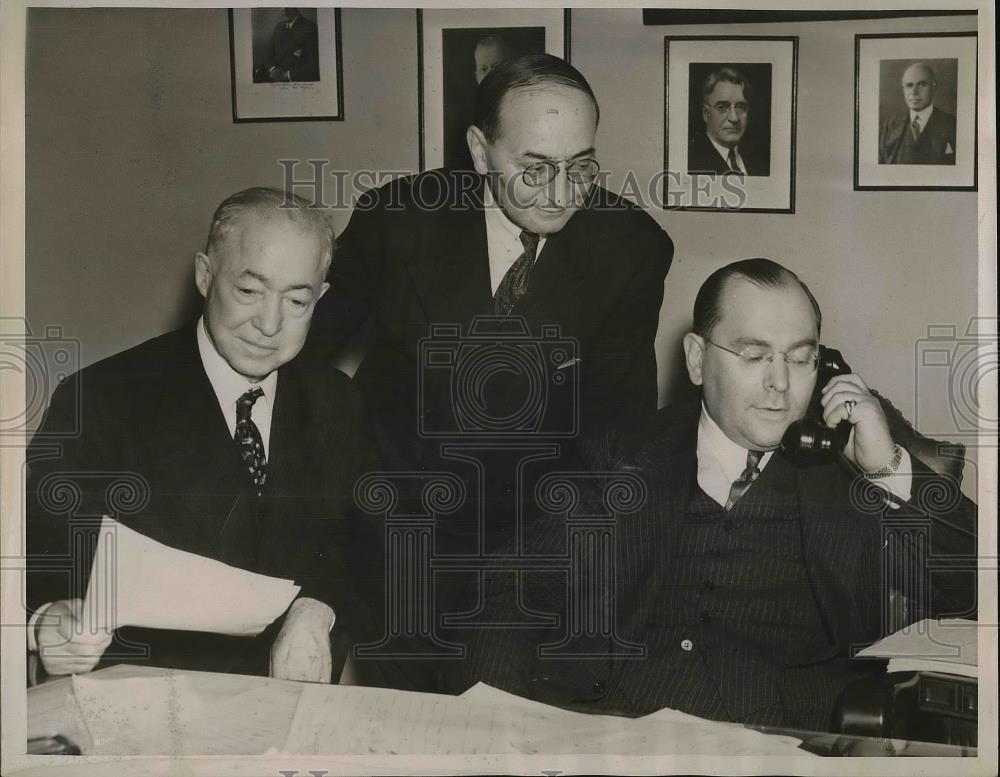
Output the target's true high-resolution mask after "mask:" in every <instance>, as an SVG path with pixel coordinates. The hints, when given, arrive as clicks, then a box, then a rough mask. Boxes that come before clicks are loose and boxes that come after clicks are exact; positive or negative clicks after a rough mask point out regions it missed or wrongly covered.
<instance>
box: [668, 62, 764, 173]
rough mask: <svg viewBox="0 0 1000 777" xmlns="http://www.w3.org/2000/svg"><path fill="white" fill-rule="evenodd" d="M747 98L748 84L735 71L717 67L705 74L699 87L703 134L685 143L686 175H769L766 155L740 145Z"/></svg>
mask: <svg viewBox="0 0 1000 777" xmlns="http://www.w3.org/2000/svg"><path fill="white" fill-rule="evenodd" d="M750 97H751V89H750V82H749V81H748V80H747V77H746V76H745V75H743V73H741V72H740V71H738V70H736V69H735V68H732V67H729V66H725V67H720V68H718V69H717V70H714V71H712V72H711V73H709V74H708V76H707V77H706V78H705V80H704V82H703V83H702V88H701V118H702V121H704V123H705V131H704V132H695V133H693V134H692V136H691V139H690V141H689V144H688V172H689V173H691V174H694V173H715V174H723V173H737V174H740V175H768V174H769V173H770V164H769V163H768V160H767V155H766V154H760V153H758V152H757V150H755V149H754V148H753V147H752V146H750V145H747V144H746V143H744V137H745V136H746V133H747V127H748V126H749V122H750Z"/></svg>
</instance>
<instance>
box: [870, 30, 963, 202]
mask: <svg viewBox="0 0 1000 777" xmlns="http://www.w3.org/2000/svg"><path fill="white" fill-rule="evenodd" d="M977 50H978V38H977V36H976V33H974V32H954V33H948V32H944V33H901V34H897V35H856V36H855V37H854V79H855V80H854V102H855V109H854V188H855V189H857V190H863V189H897V190H902V189H929V190H935V189H938V190H965V191H975V190H976V187H977V179H976V155H977V140H976V121H977V115H976V114H977V102H976V80H977V75H976V63H977V53H978V52H977Z"/></svg>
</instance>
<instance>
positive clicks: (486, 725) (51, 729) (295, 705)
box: [28, 665, 816, 759]
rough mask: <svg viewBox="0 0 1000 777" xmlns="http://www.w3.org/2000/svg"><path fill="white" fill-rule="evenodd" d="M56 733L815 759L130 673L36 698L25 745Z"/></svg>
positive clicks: (650, 725)
mask: <svg viewBox="0 0 1000 777" xmlns="http://www.w3.org/2000/svg"><path fill="white" fill-rule="evenodd" d="M477 689H478V691H477ZM475 691H477V692H475ZM55 734H62V735H63V736H65V737H66V738H67V739H69V740H70V741H71V742H73V743H74V744H76V745H77V746H78V747H79V748H80V749H81V751H82V752H83V753H84V754H85V755H154V754H170V755H237V756H238V755H275V754H280V753H294V754H303V755H316V754H323V755H333V754H342V755H385V754H390V755H395V754H403V753H412V754H441V755H483V754H503V753H509V754H512V755H533V754H550V753H551V754H599V755H624V756H636V755H653V756H656V755H676V754H681V755H684V754H696V753H697V754H718V753H720V752H724V753H728V754H734V755H736V754H741V753H742V754H746V755H762V756H766V755H785V756H793V757H795V758H805V759H810V758H814V757H816V756H814V755H812V754H811V753H808V752H805V751H804V750H801V749H799V746H800V744H801V743H800V740H799V739H796V738H794V737H791V736H788V735H778V734H765V733H761V732H757V731H751V730H748V729H745V728H743V727H741V726H737V725H735V724H726V723H717V722H714V721H704V720H700V719H698V718H694V717H693V716H690V715H685V714H683V713H679V712H676V711H673V710H663V711H661V712H659V713H655V714H654V715H651V716H648V717H647V718H639V719H628V718H612V717H606V716H598V715H583V714H581V713H573V712H567V711H565V710H559V709H556V708H554V707H549V706H547V705H542V704H539V703H536V702H531V701H528V700H523V699H518V698H517V697H513V696H509V695H507V694H503V693H502V692H500V691H496V690H495V689H491V688H488V687H487V686H477V687H476V689H473V691H470V692H469V693H468V694H466V695H463V696H461V697H454V696H438V695H435V694H422V693H407V692H404V691H393V690H387V689H381V688H361V687H351V686H327V685H312V684H308V683H296V682H290V681H281V680H270V679H267V678H262V677H246V676H240V675H224V674H213V673H207V672H174V671H171V670H164V669H155V668H151V667H137V666H124V665H123V666H115V667H111V668H108V669H104V670H101V671H99V672H95V673H93V674H91V675H79V676H77V677H74V678H61V679H59V680H54V681H52V682H49V683H46V684H44V685H41V686H38V687H36V688H32V689H30V690H29V692H28V735H29V737H35V736H51V735H55Z"/></svg>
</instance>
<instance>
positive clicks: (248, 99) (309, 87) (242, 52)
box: [229, 7, 344, 124]
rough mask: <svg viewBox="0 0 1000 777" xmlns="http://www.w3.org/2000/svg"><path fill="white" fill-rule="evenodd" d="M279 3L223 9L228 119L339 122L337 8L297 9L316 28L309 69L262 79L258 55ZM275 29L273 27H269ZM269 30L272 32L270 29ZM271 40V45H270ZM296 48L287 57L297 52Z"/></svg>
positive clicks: (340, 73) (341, 105)
mask: <svg viewBox="0 0 1000 777" xmlns="http://www.w3.org/2000/svg"><path fill="white" fill-rule="evenodd" d="M281 12H282V9H281V8H231V9H229V72H230V82H231V85H232V99H233V122H234V123H237V124H242V123H254V122H273V121H343V120H344V63H343V59H344V55H343V48H342V44H341V33H342V25H341V15H340V9H339V8H307V7H302V8H300V9H299V12H300V14H301V15H302V17H303V18H305V19H306V20H307V22H309V23H310V24H311V25H314V26H315V28H316V32H315V35H316V38H315V44H316V55H317V64H316V72H315V73H305V74H300V75H297V76H293V75H291V74H292V73H293V71H292V70H291V69H288V70H286V71H285V73H286V78H285V80H280V78H277V77H276V78H275V79H274V80H273V81H272V80H270V79H269V78H268V76H267V75H266V71H265V70H264V68H265V67H266V63H265V64H261V63H260V62H258V60H260V59H262V58H264V57H265V54H264V49H265V48H266V45H267V44H266V35H267V31H268V30H269V29H275V23H276V20H277V19H278V18H279V17H280V14H281ZM275 31H276V29H275ZM272 34H274V33H273V32H272ZM272 45H273V44H272ZM298 51H299V50H298V49H295V50H293V52H292V54H291V56H300V55H299V54H298Z"/></svg>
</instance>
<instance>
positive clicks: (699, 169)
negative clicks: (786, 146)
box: [688, 132, 771, 175]
mask: <svg viewBox="0 0 1000 777" xmlns="http://www.w3.org/2000/svg"><path fill="white" fill-rule="evenodd" d="M739 152H740V157H741V158H742V159H743V164H744V165H745V166H746V169H747V175H770V174H771V165H770V163H769V160H768V159H767V157H766V155H763V154H761V153H760V152H759V151H758V150H757V149H756V148H755V147H754V145H753V144H752V143H746V144H744V143H741V144H740V146H739ZM727 172H729V164H728V163H727V162H726V160H725V159H723V158H722V157H721V156H720V155H719V152H718V151H716V150H715V146H713V145H712V142H711V141H710V140H709V139H708V135H706V134H705V133H704V132H696V133H694V135H692V137H691V140H690V141H689V143H688V173H690V174H692V175H694V174H695V173H715V174H716V175H721V174H722V173H727Z"/></svg>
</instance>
